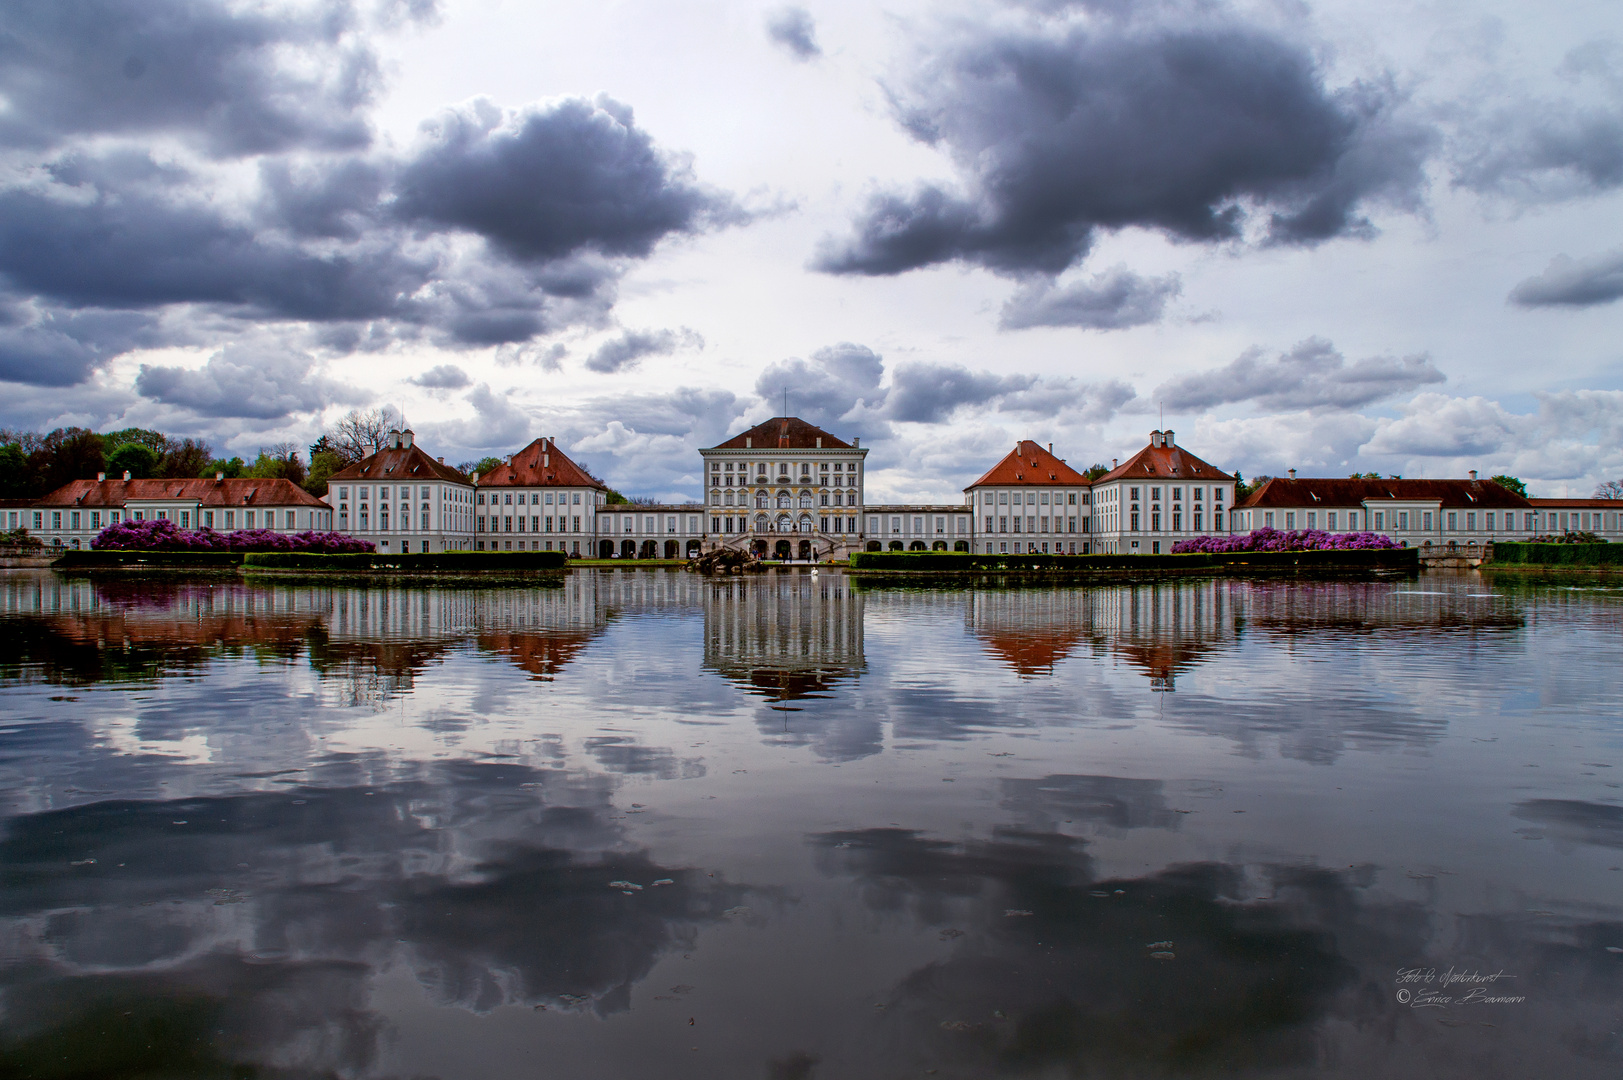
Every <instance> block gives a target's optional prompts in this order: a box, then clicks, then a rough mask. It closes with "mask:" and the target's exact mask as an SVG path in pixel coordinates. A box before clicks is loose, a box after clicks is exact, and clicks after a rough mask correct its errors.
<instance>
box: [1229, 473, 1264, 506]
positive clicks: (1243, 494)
mask: <svg viewBox="0 0 1623 1080" xmlns="http://www.w3.org/2000/svg"><path fill="white" fill-rule="evenodd" d="M1272 479H1273V477H1271V476H1269V475H1268V474H1267V473H1259V474H1258V475H1257V478H1256V479H1255V480H1253V481H1251V482H1250V483H1249V484H1248V483H1246V482H1245V476H1244V475H1243V474H1242V473H1241V472H1240V471H1239V470H1238V469H1236V470H1234V501H1235V502H1239V501H1240V500H1241V499H1247V498H1250V497H1251V494H1252V493H1253V492H1255V491H1256V490H1257V489H1258V488H1260V487H1262V485H1264V484H1266V483H1267V482H1268V481H1270V480H1272Z"/></svg>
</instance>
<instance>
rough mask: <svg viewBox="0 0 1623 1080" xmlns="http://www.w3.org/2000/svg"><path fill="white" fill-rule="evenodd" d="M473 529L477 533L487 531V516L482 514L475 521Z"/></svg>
mask: <svg viewBox="0 0 1623 1080" xmlns="http://www.w3.org/2000/svg"><path fill="white" fill-rule="evenodd" d="M473 528H474V531H475V532H484V531H485V515H483V514H480V515H479V516H478V517H476V518H474V519H473Z"/></svg>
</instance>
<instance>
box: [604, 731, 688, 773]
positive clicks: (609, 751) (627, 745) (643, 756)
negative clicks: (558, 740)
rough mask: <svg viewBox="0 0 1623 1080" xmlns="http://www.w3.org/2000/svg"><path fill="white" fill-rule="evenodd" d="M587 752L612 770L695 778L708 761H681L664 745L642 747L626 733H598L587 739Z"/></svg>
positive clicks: (686, 759)
mask: <svg viewBox="0 0 1623 1080" xmlns="http://www.w3.org/2000/svg"><path fill="white" fill-rule="evenodd" d="M586 752H587V753H588V754H590V755H592V758H593V760H595V761H596V762H597V763H598V764H599V765H601V766H603V767H604V768H605V769H607V770H608V771H609V772H612V773H633V774H637V775H642V776H652V777H655V778H656V779H659V780H676V779H682V780H694V779H697V778H699V777H701V776H703V775H704V772H705V769H704V763H703V762H701V761H699V760H698V759H696V758H683V759H681V760H678V759H677V757H676V755H675V754H673V753H672V752H671V751H669V750H667V749H665V748H664V747H653V746H641V745H638V744H637V743H636V742H635V741H633V740H632V739H629V738H627V737H625V736H622V735H594V736H592V737H591V738H589V739H587V740H586Z"/></svg>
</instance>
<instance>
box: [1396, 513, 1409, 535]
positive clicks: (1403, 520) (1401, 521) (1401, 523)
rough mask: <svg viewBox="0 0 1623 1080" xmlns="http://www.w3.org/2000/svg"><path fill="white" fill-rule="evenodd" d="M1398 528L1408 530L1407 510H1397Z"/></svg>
mask: <svg viewBox="0 0 1623 1080" xmlns="http://www.w3.org/2000/svg"><path fill="white" fill-rule="evenodd" d="M1398 528H1399V529H1402V530H1404V531H1408V528H1409V512H1408V511H1407V510H1402V511H1399V512H1398Z"/></svg>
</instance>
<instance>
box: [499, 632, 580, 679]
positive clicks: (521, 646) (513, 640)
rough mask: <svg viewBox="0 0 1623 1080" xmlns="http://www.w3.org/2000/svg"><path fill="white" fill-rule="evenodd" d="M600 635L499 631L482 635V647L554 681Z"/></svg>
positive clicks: (522, 668) (534, 673) (523, 668)
mask: <svg viewBox="0 0 1623 1080" xmlns="http://www.w3.org/2000/svg"><path fill="white" fill-rule="evenodd" d="M596 636H597V634H596V633H595V632H593V631H587V630H553V631H549V632H547V633H535V632H530V633H516V632H512V631H499V632H493V633H486V634H480V635H479V637H478V644H479V648H481V649H483V650H484V651H485V652H492V653H498V654H500V655H502V656H505V657H506V658H507V659H508V660H510V661H512V663H513V664H514V666H516V667H517V668H518V669H519V670H521V671H528V672H529V673H530V674H531V675H535V676H538V677H539V678H541V679H545V680H550V679H551V678H552V677H553V676H554V675H557V674H558V672H560V671H562V670H563V669H564V667H565V666H566V665H567V664H568V663H569V662H570V661H571V660H573V659H575V657H576V656H577V655H578V654H579V653H580V651H581V650H582V649H584V648H586V646H587V645H589V644H591V642H592V639H593V638H594V637H596Z"/></svg>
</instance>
